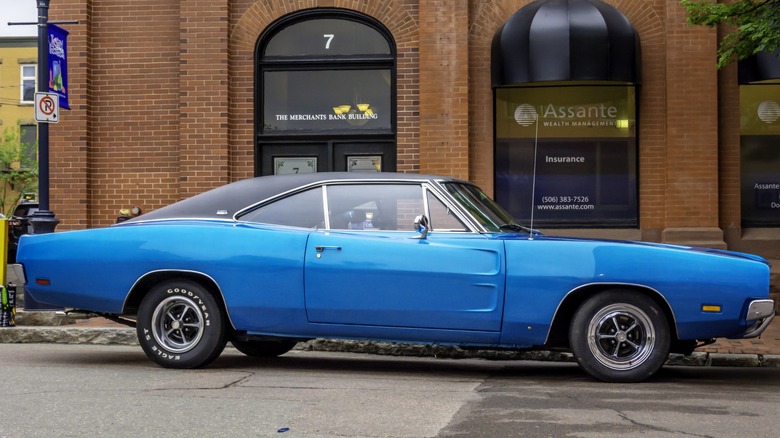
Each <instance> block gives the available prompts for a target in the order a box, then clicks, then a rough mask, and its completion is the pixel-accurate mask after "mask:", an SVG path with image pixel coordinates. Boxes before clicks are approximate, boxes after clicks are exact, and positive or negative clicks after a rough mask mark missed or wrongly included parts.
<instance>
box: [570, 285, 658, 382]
mask: <svg viewBox="0 0 780 438" xmlns="http://www.w3.org/2000/svg"><path fill="white" fill-rule="evenodd" d="M670 338H671V335H670V330H669V324H668V323H667V319H666V316H665V315H664V312H663V310H662V309H661V307H660V306H659V305H658V304H657V303H656V302H655V301H653V300H652V299H650V298H649V297H647V296H645V295H642V294H640V293H637V292H633V291H620V290H615V291H607V292H603V293H600V294H598V295H595V296H593V297H592V298H590V299H588V300H587V301H585V302H584V303H583V304H582V305H581V306H580V308H579V309H578V310H577V312H576V314H575V315H574V319H573V320H572V323H571V326H570V328H569V343H570V346H571V350H572V353H574V356H575V358H576V359H577V362H578V363H579V365H580V367H582V368H583V369H584V370H585V372H587V373H588V374H590V375H591V376H593V377H594V378H596V379H598V380H602V381H606V382H640V381H643V380H645V379H647V378H649V377H650V376H652V375H653V374H655V373H656V371H658V370H659V369H660V368H661V366H663V364H664V362H666V359H667V357H668V356H669V348H670V343H671V341H670Z"/></svg>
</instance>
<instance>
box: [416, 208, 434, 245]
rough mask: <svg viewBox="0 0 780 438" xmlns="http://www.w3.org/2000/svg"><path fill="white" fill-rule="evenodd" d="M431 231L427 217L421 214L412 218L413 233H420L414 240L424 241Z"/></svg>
mask: <svg viewBox="0 0 780 438" xmlns="http://www.w3.org/2000/svg"><path fill="white" fill-rule="evenodd" d="M430 229H431V226H430V222H429V221H428V216H426V215H424V214H421V215H419V216H417V217H416V218H414V231H417V232H418V233H420V235H419V236H417V237H415V239H425V238H426V237H428V231H429V230H430Z"/></svg>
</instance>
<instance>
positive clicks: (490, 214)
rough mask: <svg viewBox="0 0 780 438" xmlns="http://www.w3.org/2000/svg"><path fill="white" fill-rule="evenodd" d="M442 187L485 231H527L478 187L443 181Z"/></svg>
mask: <svg viewBox="0 0 780 438" xmlns="http://www.w3.org/2000/svg"><path fill="white" fill-rule="evenodd" d="M444 187H445V188H446V189H447V192H449V194H450V195H452V197H453V198H455V199H456V200H457V201H458V203H460V205H461V206H463V208H464V209H466V211H468V212H469V213H470V214H471V215H472V216H473V217H474V219H476V220H477V222H479V223H480V224H481V225H482V226H483V227H484V228H485V229H486V230H487V231H489V232H494V233H495V232H503V231H507V232H517V231H526V232H528V231H529V230H527V229H526V228H524V227H522V226H520V225H517V224H516V223H515V220H514V219H512V216H510V214H509V213H507V212H506V211H505V210H504V209H503V208H501V206H500V205H498V204H497V203H496V202H495V201H494V200H492V199H490V197H489V196H488V195H486V194H485V193H484V192H483V191H482V190H481V189H480V188H479V187H477V186H474V185H471V184H463V183H445V184H444Z"/></svg>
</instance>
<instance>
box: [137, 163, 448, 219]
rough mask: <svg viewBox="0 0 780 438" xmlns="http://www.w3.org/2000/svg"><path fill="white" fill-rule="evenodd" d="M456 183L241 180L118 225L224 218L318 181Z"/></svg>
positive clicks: (343, 176) (331, 177)
mask: <svg viewBox="0 0 780 438" xmlns="http://www.w3.org/2000/svg"><path fill="white" fill-rule="evenodd" d="M403 180H407V181H433V180H437V181H460V180H457V179H454V178H450V177H444V176H433V175H419V174H413V173H391V172H378V173H369V172H366V173H355V172H352V173H350V172H321V173H309V174H298V175H275V176H262V177H257V178H252V179H245V180H241V181H237V182H234V183H231V184H227V185H224V186H222V187H218V188H216V189H213V190H209V191H208V192H204V193H201V194H199V195H195V196H193V197H191V198H188V199H185V200H183V201H179V202H177V203H175V204H171V205H168V206H166V207H162V208H160V209H158V210H154V211H151V212H149V213H146V214H143V215H141V216H138V217H136V218H133V219H129V220H127V221H124V222H122V224H126V223H133V222H144V221H152V220H164V219H225V220H229V219H232V218H233V215H235V214H236V213H237V212H239V211H241V210H243V209H244V208H246V207H248V206H251V205H254V204H256V203H258V202H260V201H264V200H266V199H269V198H272V197H274V196H276V195H279V194H282V193H286V192H289V191H292V190H295V189H298V188H301V187H304V186H308V185H311V184H316V183H321V182H331V181H332V182H349V181H367V182H371V181H403Z"/></svg>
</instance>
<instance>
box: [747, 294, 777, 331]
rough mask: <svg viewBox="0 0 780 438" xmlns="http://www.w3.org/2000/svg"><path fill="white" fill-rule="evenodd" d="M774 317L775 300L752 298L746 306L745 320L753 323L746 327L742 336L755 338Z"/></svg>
mask: <svg viewBox="0 0 780 438" xmlns="http://www.w3.org/2000/svg"><path fill="white" fill-rule="evenodd" d="M774 317H775V302H774V301H773V300H753V301H751V302H750V305H749V306H748V310H747V315H745V320H747V322H748V323H750V322H751V321H752V322H753V324H752V325H751V326H750V327H749V328H748V329H747V331H746V332H745V335H744V336H743V338H745V339H750V338H757V337H759V336H760V335H761V333H763V332H764V330H765V329H766V328H767V327H769V324H770V323H771V322H772V319H774Z"/></svg>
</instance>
